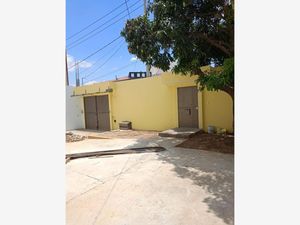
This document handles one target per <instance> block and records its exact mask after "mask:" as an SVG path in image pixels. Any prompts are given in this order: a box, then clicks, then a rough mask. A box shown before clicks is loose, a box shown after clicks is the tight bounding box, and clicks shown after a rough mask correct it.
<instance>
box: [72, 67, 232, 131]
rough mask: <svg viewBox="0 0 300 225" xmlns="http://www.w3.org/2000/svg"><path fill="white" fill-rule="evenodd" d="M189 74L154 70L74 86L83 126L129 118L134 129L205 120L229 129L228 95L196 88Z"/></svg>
mask: <svg viewBox="0 0 300 225" xmlns="http://www.w3.org/2000/svg"><path fill="white" fill-rule="evenodd" d="M195 79H196V77H195V76H181V75H175V74H173V73H170V72H167V73H163V74H161V75H159V76H152V77H145V78H143V77H141V78H136V79H127V80H115V81H107V82H99V83H95V84H91V85H85V86H80V87H76V88H75V89H74V91H73V96H77V97H78V96H79V97H80V98H82V101H83V102H84V117H85V128H87V129H101V130H114V129H119V123H120V122H122V121H130V122H131V123H132V128H133V129H136V130H155V131H162V130H166V129H170V128H175V127H197V128H202V129H204V130H205V131H207V127H208V126H209V125H212V126H216V127H219V128H225V129H226V130H228V131H232V121H233V118H232V99H231V97H230V96H229V95H228V94H227V93H225V92H222V91H218V92H210V91H206V90H204V91H201V92H200V91H198V89H197V87H196V84H195Z"/></svg>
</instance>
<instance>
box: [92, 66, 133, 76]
mask: <svg viewBox="0 0 300 225" xmlns="http://www.w3.org/2000/svg"><path fill="white" fill-rule="evenodd" d="M131 65H132V62H130V63H129V64H127V65H125V66H123V67H121V68H119V69H117V70H114V71H111V72H109V73H105V74H103V75H100V76H97V77H95V78H94V79H96V78H97V79H98V78H100V77H105V76H108V75H111V74H112V73H115V72H118V71H121V70H123V69H125V68H127V67H129V66H131Z"/></svg>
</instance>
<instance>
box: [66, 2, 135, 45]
mask: <svg viewBox="0 0 300 225" xmlns="http://www.w3.org/2000/svg"><path fill="white" fill-rule="evenodd" d="M128 1H130V0H128ZM124 4H126V3H125V2H124V3H122V4H120V5H118V6H117V7H116V8H114V9H112V10H111V11H109V12H108V13H106V14H105V15H103V16H101V17H100V18H98V19H96V20H95V21H93V22H92V23H90V24H89V25H87V26H85V27H84V28H82V29H81V30H79V31H78V32H76V33H74V34H72V35H71V36H69V37H68V38H67V39H66V40H69V39H71V38H73V37H75V36H77V35H78V34H80V33H81V32H83V31H85V30H86V29H88V28H89V27H91V26H93V25H94V24H95V23H97V22H99V21H100V20H102V19H104V18H105V17H107V16H109V15H110V14H112V13H113V12H115V11H116V10H118V9H119V8H121V7H122V6H123V5H124Z"/></svg>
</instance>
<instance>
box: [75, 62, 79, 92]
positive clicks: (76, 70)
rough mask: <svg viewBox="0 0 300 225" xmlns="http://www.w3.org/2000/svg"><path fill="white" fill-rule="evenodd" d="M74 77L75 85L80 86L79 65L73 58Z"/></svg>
mask: <svg viewBox="0 0 300 225" xmlns="http://www.w3.org/2000/svg"><path fill="white" fill-rule="evenodd" d="M75 78H76V87H78V86H80V80H79V65H78V63H77V61H76V60H75Z"/></svg>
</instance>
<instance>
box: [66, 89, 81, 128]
mask: <svg viewBox="0 0 300 225" xmlns="http://www.w3.org/2000/svg"><path fill="white" fill-rule="evenodd" d="M74 88H75V87H72V86H67V87H66V130H74V129H80V128H84V127H85V126H84V106H83V98H82V97H71V95H72V94H73V90H74Z"/></svg>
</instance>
